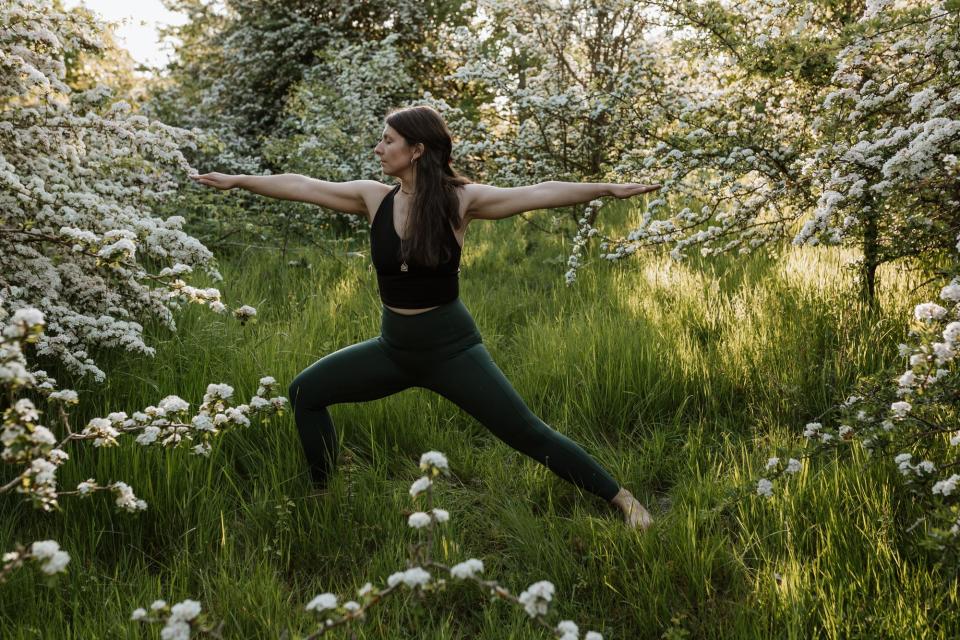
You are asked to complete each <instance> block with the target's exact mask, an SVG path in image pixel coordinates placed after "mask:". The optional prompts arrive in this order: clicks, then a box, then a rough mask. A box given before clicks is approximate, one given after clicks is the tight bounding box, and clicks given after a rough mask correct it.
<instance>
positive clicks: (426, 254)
mask: <svg viewBox="0 0 960 640" xmlns="http://www.w3.org/2000/svg"><path fill="white" fill-rule="evenodd" d="M451 151H452V140H451V136H450V131H449V130H448V128H447V125H446V123H445V122H444V120H443V117H442V116H441V115H440V114H439V113H438V112H437V111H436V110H435V109H433V108H431V107H428V106H416V107H409V108H405V109H398V110H395V111H392V112H391V113H390V114H389V115H388V116H387V117H386V122H385V126H384V129H383V135H382V136H381V138H380V140H379V141H378V143H377V145H376V147H375V148H374V153H375V154H376V155H377V157H378V158H379V159H380V166H381V167H382V169H383V172H384V173H385V174H386V175H388V176H393V177H395V178H397V180H398V184H397V185H395V186H393V187H390V186H389V185H385V184H382V183H380V182H377V181H374V180H354V181H351V182H326V181H323V180H315V179H312V178H308V177H305V176H302V175H298V174H282V175H272V176H247V175H239V176H237V175H226V174H222V173H206V174H202V175H196V176H191V178H193V179H194V180H195V181H196V182H197V183H199V184H204V185H209V186H212V187H216V188H218V189H231V188H233V187H241V188H243V189H247V190H249V191H252V192H253V193H258V194H261V195H264V196H269V197H272V198H282V199H287V200H299V201H303V202H311V203H314V204H318V205H320V206H323V207H326V208H328V209H335V210H337V211H342V212H344V213H348V214H354V215H362V216H366V218H367V220H368V221H369V223H370V227H371V228H370V250H371V257H372V260H373V265H374V267H375V268H376V272H377V285H378V288H379V291H380V299H381V301H382V302H383V306H382V315H381V325H380V335H379V336H377V337H375V338H370V339H369V340H365V341H363V342H360V343H357V344H354V345H351V346H348V347H344V348H343V349H340V350H339V351H335V352H333V353H330V354H328V355H326V356H324V357H322V358H320V359H319V360H318V361H316V362H314V363H313V364H312V365H310V366H309V367H307V368H306V369H304V370H303V371H301V372H300V374H298V375H297V377H296V378H295V379H294V380H293V382H292V383H291V384H290V389H289V393H290V403H291V405H292V406H293V409H294V417H295V420H296V423H297V430H298V432H299V434H300V440H301V443H302V445H303V450H304V453H305V455H306V459H307V463H308V466H309V469H310V473H311V476H312V478H313V480H314V482H316V483H317V484H319V485H321V486H322V485H324V484H325V483H326V479H327V477H328V475H329V474H330V473H331V471H332V470H333V468H334V466H335V465H336V460H337V457H338V450H339V444H338V442H337V432H336V429H335V428H334V425H333V420H332V419H331V417H330V413H329V411H328V410H327V408H328V407H329V406H330V405H333V404H338V403H341V402H365V401H369V400H375V399H378V398H383V397H385V396H389V395H392V394H394V393H397V392H399V391H403V390H404V389H407V388H410V387H422V388H425V389H430V390H431V391H434V392H436V393H439V394H440V395H442V396H444V397H445V398H447V399H449V400H450V401H452V402H453V403H455V404H456V405H458V406H459V407H460V408H462V409H463V410H464V411H466V412H467V413H469V414H470V415H472V416H473V417H474V418H476V419H477V420H478V421H479V422H480V423H481V424H482V425H484V426H485V427H486V428H488V429H490V431H492V432H493V433H494V435H496V436H497V437H498V438H500V439H501V440H503V441H504V442H505V443H507V444H508V445H510V446H511V447H513V448H514V449H516V450H518V451H520V452H522V453H524V454H526V455H527V456H530V457H531V458H533V459H534V460H536V461H538V462H540V463H541V464H543V465H546V466H547V468H549V469H550V470H551V471H553V472H554V473H556V474H557V475H558V476H560V477H561V478H563V479H564V480H567V481H569V482H572V483H573V484H575V485H576V486H578V487H581V488H582V489H585V490H586V491H589V492H590V493H593V494H594V495H597V496H599V497H601V498H603V499H604V500H606V501H607V502H609V503H611V504H613V505H615V506H616V507H618V508H619V509H620V510H621V511H622V512H623V515H624V519H625V521H626V522H627V524H628V525H629V526H631V527H641V528H643V529H646V528H647V527H648V526H649V525H650V523H651V521H652V519H651V517H650V514H649V513H648V512H647V510H646V509H645V508H644V507H643V505H642V504H640V502H639V501H638V500H637V499H636V498H634V496H633V495H632V494H631V493H630V492H629V491H628V490H627V489H626V488H624V487H621V486H620V485H619V484H618V483H617V482H616V481H615V480H614V479H613V477H612V476H611V475H610V474H609V473H608V472H607V471H606V470H605V469H604V468H603V467H601V466H600V465H599V464H598V463H597V462H596V461H595V460H594V459H593V458H591V457H590V456H589V455H588V454H587V453H586V452H585V451H584V450H583V449H582V448H581V447H580V446H579V445H577V444H576V443H575V442H573V441H572V440H570V439H569V438H567V437H566V436H564V435H563V434H561V433H559V432H557V431H555V430H553V429H551V428H550V427H548V426H547V425H546V424H544V423H543V421H542V420H540V418H538V417H537V416H536V415H535V414H534V413H533V412H532V411H530V409H529V408H527V405H526V404H525V403H524V401H523V400H522V399H521V397H520V396H519V395H518V394H517V392H516V391H515V390H514V388H513V386H512V385H511V384H510V382H509V381H508V380H507V379H506V377H504V375H503V373H502V372H501V371H500V369H499V368H498V367H497V365H496V364H495V363H494V362H493V359H492V358H491V357H490V354H489V352H488V351H487V349H486V347H485V346H484V344H483V341H482V339H481V337H480V332H479V331H478V330H477V326H476V324H474V321H473V318H472V316H471V315H470V312H469V311H468V310H467V308H466V307H465V306H464V304H463V302H461V300H460V298H459V281H458V277H459V273H460V269H459V265H460V255H461V252H462V250H463V243H464V236H465V234H466V230H467V225H468V224H469V223H470V222H471V221H472V220H500V219H503V218H507V217H509V216H512V215H514V214H517V213H522V212H524V211H533V210H537V209H547V208H551V207H562V206H567V205H572V204H577V203H581V202H588V201H590V200H593V199H595V198H598V197H601V196H614V197H617V198H629V197H630V196H634V195H638V194H641V193H647V192H649V191H653V190H655V189H658V188H660V185H658V184H652V185H647V184H634V183H627V184H602V183H601V184H598V183H575V182H543V183H540V184H536V185H531V186H524V187H512V188H498V187H493V186H489V185H483V184H476V183H472V182H470V181H469V180H468V179H466V178H465V177H463V176H460V175H458V174H457V173H456V172H455V171H454V170H453V169H452V168H451V167H450V163H451V159H450V155H451Z"/></svg>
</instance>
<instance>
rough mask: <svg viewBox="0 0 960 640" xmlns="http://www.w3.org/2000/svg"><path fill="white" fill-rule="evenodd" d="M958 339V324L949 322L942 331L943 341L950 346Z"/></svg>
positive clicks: (959, 330)
mask: <svg viewBox="0 0 960 640" xmlns="http://www.w3.org/2000/svg"><path fill="white" fill-rule="evenodd" d="M958 338H960V322H951V323H950V324H948V325H947V326H946V328H945V329H944V330H943V339H944V340H946V341H947V342H948V343H950V344H952V343H954V342H957V339H958Z"/></svg>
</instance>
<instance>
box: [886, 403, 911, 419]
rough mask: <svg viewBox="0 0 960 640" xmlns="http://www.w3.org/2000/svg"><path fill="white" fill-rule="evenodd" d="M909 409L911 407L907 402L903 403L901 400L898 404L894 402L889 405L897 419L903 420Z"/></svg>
mask: <svg viewBox="0 0 960 640" xmlns="http://www.w3.org/2000/svg"><path fill="white" fill-rule="evenodd" d="M911 408H912V405H911V404H910V403H909V402H904V401H902V400H901V401H900V402H894V403H893V404H891V405H890V410H891V411H893V414H894V415H895V416H896V417H898V418H903V417H904V416H906V415H907V414H908V413H909V412H910V409H911Z"/></svg>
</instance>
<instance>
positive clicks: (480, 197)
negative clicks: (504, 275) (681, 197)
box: [464, 180, 661, 220]
mask: <svg viewBox="0 0 960 640" xmlns="http://www.w3.org/2000/svg"><path fill="white" fill-rule="evenodd" d="M660 186H661V185H659V184H639V183H635V182H629V183H624V184H617V183H610V182H557V181H554V180H551V181H550V182H541V183H539V184H534V185H530V186H526V187H493V186H490V185H487V184H476V183H473V184H468V185H466V186H465V187H464V193H465V195H466V197H467V198H468V204H467V215H468V216H470V217H471V218H479V219H481V220H500V219H502V218H509V217H510V216H512V215H515V214H517V213H523V212H524V211H536V210H537V209H551V208H553V207H566V206H569V205H572V204H580V203H581V202H589V201H591V200H594V199H596V198H600V197H603V196H613V197H616V198H629V197H631V196H636V195H640V194H641V193H647V192H650V191H655V190H657V189H659V188H660Z"/></svg>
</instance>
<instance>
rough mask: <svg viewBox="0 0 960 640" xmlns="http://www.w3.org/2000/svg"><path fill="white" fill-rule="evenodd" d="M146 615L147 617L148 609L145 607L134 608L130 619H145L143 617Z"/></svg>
mask: <svg viewBox="0 0 960 640" xmlns="http://www.w3.org/2000/svg"><path fill="white" fill-rule="evenodd" d="M146 617H147V610H146V609H144V608H143V607H140V608H138V609H134V610H133V613H132V614H130V619H131V620H143V619H144V618H146Z"/></svg>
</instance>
